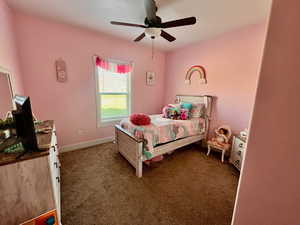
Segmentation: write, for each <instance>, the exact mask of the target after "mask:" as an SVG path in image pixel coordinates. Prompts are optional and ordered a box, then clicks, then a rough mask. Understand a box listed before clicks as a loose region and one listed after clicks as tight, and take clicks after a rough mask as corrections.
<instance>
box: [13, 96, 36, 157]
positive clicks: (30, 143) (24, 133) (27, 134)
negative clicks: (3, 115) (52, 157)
mask: <svg viewBox="0 0 300 225" xmlns="http://www.w3.org/2000/svg"><path fill="white" fill-rule="evenodd" d="M14 102H15V104H16V108H17V109H16V110H15V111H13V117H14V120H15V125H16V133H17V137H18V139H19V140H20V141H21V142H22V144H23V147H24V150H25V152H34V151H39V148H38V142H37V138H36V134H35V127H34V121H33V116H32V111H31V104H30V98H29V97H27V96H19V95H17V96H15V97H14Z"/></svg>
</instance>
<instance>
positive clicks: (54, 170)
mask: <svg viewBox="0 0 300 225" xmlns="http://www.w3.org/2000/svg"><path fill="white" fill-rule="evenodd" d="M40 126H47V127H50V128H51V132H49V133H47V134H38V135H37V139H38V145H39V147H40V148H41V149H42V150H43V151H40V152H31V153H26V154H25V155H23V156H22V157H20V158H18V159H17V158H16V155H15V154H5V153H3V152H0V199H1V201H0V208H1V210H0V218H1V220H0V225H15V224H20V223H22V222H25V221H27V220H30V219H32V218H34V217H37V216H39V215H41V214H43V213H46V212H48V211H50V210H53V209H56V210H57V214H58V220H59V221H58V222H59V224H61V223H60V221H61V200H60V199H61V196H60V182H61V181H60V161H59V158H58V156H59V151H58V146H57V137H56V130H55V126H54V122H53V121H47V122H45V123H43V124H41V125H40Z"/></svg>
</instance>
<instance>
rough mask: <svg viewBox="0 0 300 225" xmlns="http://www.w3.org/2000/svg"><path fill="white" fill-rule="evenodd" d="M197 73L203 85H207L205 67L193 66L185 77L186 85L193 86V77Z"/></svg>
mask: <svg viewBox="0 0 300 225" xmlns="http://www.w3.org/2000/svg"><path fill="white" fill-rule="evenodd" d="M194 73H196V74H199V75H200V82H201V84H207V80H206V72H205V69H204V67H203V66H192V67H191V68H190V69H189V70H188V71H187V73H186V76H185V83H186V84H191V82H192V80H191V78H192V75H193V74H194Z"/></svg>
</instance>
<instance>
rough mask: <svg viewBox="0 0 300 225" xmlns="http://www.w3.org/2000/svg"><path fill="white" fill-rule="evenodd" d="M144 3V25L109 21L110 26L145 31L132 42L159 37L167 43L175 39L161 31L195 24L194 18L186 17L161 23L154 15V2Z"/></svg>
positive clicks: (145, 0) (155, 7)
mask: <svg viewBox="0 0 300 225" xmlns="http://www.w3.org/2000/svg"><path fill="white" fill-rule="evenodd" d="M144 2H145V9H146V14H147V16H146V18H145V21H144V25H140V24H132V23H124V22H117V21H111V24H113V25H121V26H129V27H140V28H144V29H145V31H144V32H143V33H142V34H141V35H140V36H138V37H137V38H136V39H135V40H134V41H136V42H137V41H140V40H142V39H143V38H144V37H146V35H147V36H149V37H151V38H152V39H154V38H156V37H158V36H161V37H163V38H165V39H166V40H168V41H169V42H172V41H175V40H176V38H175V37H173V36H172V35H170V34H169V33H167V32H165V31H164V30H163V29H166V28H171V27H180V26H187V25H193V24H195V23H196V17H188V18H184V19H179V20H173V21H168V22H162V20H161V18H160V17H159V16H157V15H156V12H157V9H158V8H157V5H156V3H155V1H154V0H144Z"/></svg>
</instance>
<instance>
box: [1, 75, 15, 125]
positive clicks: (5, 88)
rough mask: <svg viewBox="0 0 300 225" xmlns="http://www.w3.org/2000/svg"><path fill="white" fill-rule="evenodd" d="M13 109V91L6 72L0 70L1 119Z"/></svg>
mask: <svg viewBox="0 0 300 225" xmlns="http://www.w3.org/2000/svg"><path fill="white" fill-rule="evenodd" d="M10 110H12V101H11V93H10V88H9V83H8V79H7V75H6V74H2V73H1V72H0V119H1V118H4V117H5V115H6V113H7V112H8V111H10Z"/></svg>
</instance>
